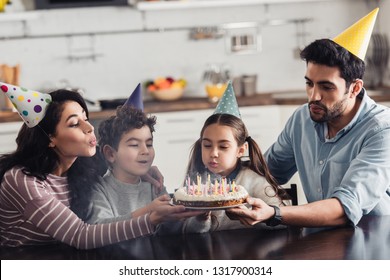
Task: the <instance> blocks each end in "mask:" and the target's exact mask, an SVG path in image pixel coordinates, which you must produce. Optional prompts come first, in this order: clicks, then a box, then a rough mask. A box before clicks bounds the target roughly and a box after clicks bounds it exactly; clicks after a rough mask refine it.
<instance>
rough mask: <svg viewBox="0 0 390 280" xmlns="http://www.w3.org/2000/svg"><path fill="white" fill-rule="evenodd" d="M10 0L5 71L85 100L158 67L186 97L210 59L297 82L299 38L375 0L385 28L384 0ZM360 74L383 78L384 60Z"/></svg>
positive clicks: (122, 89)
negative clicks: (79, 93)
mask: <svg viewBox="0 0 390 280" xmlns="http://www.w3.org/2000/svg"><path fill="white" fill-rule="evenodd" d="M2 1H3V0H2ZM10 2H12V3H11V4H9V5H6V6H5V9H4V11H3V12H2V13H0V64H1V65H6V66H7V67H12V68H17V70H14V71H15V72H16V74H14V77H13V78H12V79H11V80H9V78H8V80H7V81H11V82H15V81H16V82H18V83H19V84H20V85H22V86H25V87H28V88H31V89H36V90H43V91H47V90H50V89H53V88H57V87H72V88H80V89H82V90H83V91H84V96H85V97H86V98H88V99H91V100H93V101H96V100H99V99H110V98H125V97H127V96H128V95H129V94H130V93H131V91H132V90H133V89H134V88H135V86H136V85H137V84H138V83H139V82H144V81H147V80H150V79H155V78H157V77H166V76H172V77H175V78H184V79H185V80H186V81H187V86H186V89H185V93H184V97H192V96H205V89H204V84H203V83H204V81H203V80H202V79H203V77H204V75H205V72H207V70H208V69H210V67H215V65H216V66H217V67H220V68H222V69H223V71H226V72H228V74H229V75H230V77H231V78H234V77H241V76H243V75H250V76H255V77H256V78H257V79H256V82H255V89H256V92H257V93H260V94H261V93H265V92H274V91H290V90H302V89H303V88H304V79H303V75H304V71H305V64H304V63H303V62H302V61H301V60H300V59H299V58H298V56H297V54H298V52H299V49H301V48H302V47H303V46H305V45H306V44H307V43H310V42H311V41H312V40H314V39H317V38H323V37H326V38H331V37H334V36H336V35H337V34H338V33H340V32H341V31H343V30H344V29H345V28H347V27H348V26H350V25H351V24H352V23H353V22H355V21H357V20H358V19H360V18H361V17H362V16H363V15H365V14H367V13H368V12H369V11H371V10H372V9H373V8H375V7H377V6H379V7H380V11H379V16H378V20H377V23H376V26H375V32H377V33H384V34H387V36H390V19H389V16H388V15H390V3H389V1H387V0H382V1H369V0H337V1H336V0H328V1H322V0H236V1H235V0H187V1H133V0H128V1H127V0H80V1H74V0H72V1H65V0H62V1H61V0H12V1H10ZM99 5H101V6H99ZM75 6H77V7H75ZM63 7H64V8H63ZM381 60H382V61H383V59H381ZM386 62H387V61H386ZM372 68H374V67H372ZM376 68H378V67H376ZM379 68H380V67H379ZM0 71H1V70H0ZM6 71H7V70H6ZM378 71H381V73H378ZM3 72H4V71H3ZM11 72H12V71H11ZM15 72H13V73H15ZM7 73H8V72H7ZM6 75H7V74H6ZM379 76H380V77H379ZM366 78H367V79H369V80H368V81H366V82H367V83H366V84H368V85H370V86H373V87H378V86H382V85H386V84H388V83H389V71H388V63H387V64H386V65H385V67H382V68H381V69H379V70H378V69H372V71H371V72H370V73H368V74H367V77H366ZM14 79H16V80H14ZM3 81H4V73H3ZM145 98H148V96H147V95H146V96H145Z"/></svg>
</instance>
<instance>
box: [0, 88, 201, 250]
mask: <svg viewBox="0 0 390 280" xmlns="http://www.w3.org/2000/svg"><path fill="white" fill-rule="evenodd" d="M7 86H8V85H7ZM1 89H2V90H3V91H4V92H5V90H11V88H10V87H8V88H7V87H6V86H4V84H2V85H1ZM13 90H15V95H16V94H18V92H22V91H24V89H19V88H17V87H13ZM7 94H8V93H7ZM34 94H40V93H36V92H34ZM49 95H50V96H51V102H48V105H47V108H46V113H44V116H43V117H42V120H40V121H39V123H38V124H37V125H36V124H34V125H32V124H31V122H34V121H35V119H33V120H30V121H26V119H25V118H24V120H25V123H24V124H23V126H22V128H21V130H20V132H19V134H18V136H17V139H16V142H17V150H16V151H15V152H13V153H11V154H8V155H4V156H2V157H1V158H0V178H1V185H0V232H1V239H0V244H1V245H2V246H20V245H34V244H46V243H49V242H55V241H61V242H64V243H66V244H69V245H71V246H74V247H76V248H82V249H89V248H96V247H100V246H104V245H108V244H112V243H115V242H119V241H123V240H127V239H132V238H136V237H139V236H143V235H146V234H150V233H152V232H153V231H154V226H155V225H157V224H158V223H160V222H162V221H167V220H172V219H179V218H183V217H186V216H187V215H189V216H192V215H193V214H192V213H190V212H184V211H185V208H184V207H180V206H175V207H172V206H171V205H169V196H163V197H162V198H161V199H160V204H159V205H158V207H156V208H155V209H154V210H153V211H151V212H150V213H148V214H146V215H143V216H140V217H137V218H134V219H131V220H125V221H120V222H113V223H108V224H101V225H89V224H86V223H84V222H83V221H82V220H81V219H80V218H79V217H78V216H77V215H76V214H75V211H76V212H80V211H79V210H80V209H82V207H83V206H85V205H86V204H85V202H86V199H87V198H88V195H86V194H87V193H88V185H89V184H91V182H92V181H93V180H95V181H96V180H98V178H99V176H98V172H97V170H96V169H95V168H94V166H93V164H92V161H91V160H90V159H89V160H88V159H87V158H91V157H92V156H94V155H95V152H96V137H95V134H94V128H93V126H92V125H91V124H90V123H89V121H88V109H87V106H86V104H85V102H84V100H83V98H82V97H81V96H80V95H79V94H78V93H76V92H72V91H67V90H58V91H55V92H52V93H50V94H49ZM8 96H9V97H10V98H14V96H13V95H11V94H8ZM21 96H22V95H21ZM50 96H49V98H48V99H50ZM33 98H34V97H32V98H31V100H32V101H34V100H33ZM17 99H18V100H14V101H15V102H18V101H20V100H22V99H23V100H27V99H26V98H24V96H22V97H20V96H19V97H17ZM43 99H44V98H41V100H43ZM28 100H29V101H28V102H30V101H31V100H30V99H28ZM16 104H17V103H16ZM16 106H17V105H16ZM34 108H35V107H34ZM44 109H45V108H43V110H42V111H43V112H45V110H44ZM18 110H21V109H20V107H19V106H18ZM23 114H27V111H26V110H25V111H23ZM21 115H22V113H21ZM28 126H30V127H28ZM31 126H33V127H31ZM87 183H88V184H87Z"/></svg>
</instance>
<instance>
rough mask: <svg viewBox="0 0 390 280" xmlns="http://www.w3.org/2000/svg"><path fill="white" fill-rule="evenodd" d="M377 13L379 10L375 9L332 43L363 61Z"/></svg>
mask: <svg viewBox="0 0 390 280" xmlns="http://www.w3.org/2000/svg"><path fill="white" fill-rule="evenodd" d="M378 11H379V8H376V9H375V10H373V11H372V12H371V13H369V14H368V15H366V16H365V17H363V18H361V19H360V20H359V21H357V22H356V23H354V24H353V25H351V26H350V27H349V28H347V29H346V30H345V31H343V32H342V33H341V34H339V35H337V36H336V37H335V38H333V41H334V42H335V43H337V44H339V45H340V46H342V47H343V48H345V49H346V50H348V51H349V52H350V53H352V54H354V55H355V56H357V57H358V58H360V59H361V60H364V57H365V56H366V52H367V48H368V43H369V42H370V38H371V33H372V30H373V29H374V25H375V20H376V16H377V14H378Z"/></svg>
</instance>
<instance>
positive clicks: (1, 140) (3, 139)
mask: <svg viewBox="0 0 390 280" xmlns="http://www.w3.org/2000/svg"><path fill="white" fill-rule="evenodd" d="M21 126H22V122H8V123H1V124H0V154H4V153H9V152H12V151H15V150H16V142H15V139H16V136H17V135H18V132H19V129H20V128H21Z"/></svg>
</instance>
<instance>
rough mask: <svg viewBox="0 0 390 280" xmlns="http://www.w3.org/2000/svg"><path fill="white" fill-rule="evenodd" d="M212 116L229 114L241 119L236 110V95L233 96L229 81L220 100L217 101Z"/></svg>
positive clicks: (238, 111)
mask: <svg viewBox="0 0 390 280" xmlns="http://www.w3.org/2000/svg"><path fill="white" fill-rule="evenodd" d="M214 114H230V115H233V116H236V117H237V118H241V114H240V110H239V109H238V104H237V99H236V95H235V94H234V90H233V86H232V82H231V81H229V83H228V85H227V87H226V90H225V92H224V93H223V95H222V98H221V99H220V100H219V102H218V105H217V107H216V108H215V111H214Z"/></svg>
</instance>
